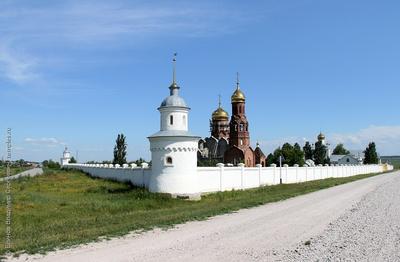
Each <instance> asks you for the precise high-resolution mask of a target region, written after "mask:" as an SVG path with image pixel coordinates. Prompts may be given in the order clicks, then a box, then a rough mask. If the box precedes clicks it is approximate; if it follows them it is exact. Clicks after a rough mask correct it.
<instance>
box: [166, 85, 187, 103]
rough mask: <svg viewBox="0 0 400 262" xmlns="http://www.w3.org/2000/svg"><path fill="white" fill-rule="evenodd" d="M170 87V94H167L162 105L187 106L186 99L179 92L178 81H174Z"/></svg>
mask: <svg viewBox="0 0 400 262" xmlns="http://www.w3.org/2000/svg"><path fill="white" fill-rule="evenodd" d="M169 89H170V90H171V93H170V96H167V97H166V98H165V99H164V100H163V101H162V102H161V106H160V107H169V106H177V107H187V105H186V102H185V100H184V99H183V98H182V97H180V96H179V94H178V90H179V86H178V85H177V84H176V83H172V85H171V86H170V87H169Z"/></svg>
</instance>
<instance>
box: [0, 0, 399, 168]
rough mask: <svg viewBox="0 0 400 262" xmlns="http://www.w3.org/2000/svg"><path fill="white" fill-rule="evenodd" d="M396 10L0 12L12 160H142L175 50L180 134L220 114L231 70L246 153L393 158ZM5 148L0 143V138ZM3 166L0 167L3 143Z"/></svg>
mask: <svg viewBox="0 0 400 262" xmlns="http://www.w3.org/2000/svg"><path fill="white" fill-rule="evenodd" d="M398 10H400V2H398V1H368V0H362V1H361V0H352V1H344V0H337V1H319V0H318V1H317V0H292V1H288V0H279V1H278V0H275V1H272V0H266V1H251V2H249V1H8V0H2V1H1V2H0V109H1V112H2V121H1V124H0V128H1V130H3V131H2V132H3V134H4V135H3V137H4V136H5V133H6V128H7V127H11V128H12V129H13V156H14V158H18V159H19V158H24V159H29V160H43V159H49V158H53V159H58V158H59V157H60V155H61V152H62V150H63V147H64V145H68V147H69V148H70V149H71V151H72V152H73V153H74V154H75V152H76V151H77V150H78V151H79V158H80V160H82V161H87V160H106V159H111V158H112V150H113V145H114V140H115V138H116V136H117V134H118V133H119V132H122V133H124V134H125V135H126V136H127V142H128V159H129V160H134V159H136V158H138V157H140V156H142V157H145V158H147V159H149V157H150V153H149V150H148V147H149V144H148V141H147V139H146V137H147V136H148V135H150V134H152V133H154V132H155V131H157V130H158V129H159V114H158V111H157V110H156V108H157V107H158V106H159V104H160V103H161V101H162V100H163V98H164V97H165V96H166V95H167V94H168V86H169V84H170V82H171V58H172V54H173V53H174V52H178V64H177V79H178V83H179V84H180V86H181V95H182V96H183V97H184V98H185V100H186V102H187V103H188V104H189V106H190V107H191V108H192V110H191V113H190V119H189V121H190V129H191V131H192V133H195V134H197V135H200V136H203V137H205V136H207V135H208V134H209V118H210V114H211V113H212V111H213V110H214V109H215V108H216V106H217V102H218V94H221V95H222V102H223V106H224V107H225V109H226V110H227V111H228V112H230V95H231V94H232V92H233V90H234V88H235V78H236V72H237V71H238V72H240V82H241V87H242V90H243V91H244V92H245V94H246V96H247V116H248V119H249V121H250V134H251V139H252V144H255V143H256V141H257V140H258V141H260V143H261V146H262V148H263V150H264V151H265V152H266V153H268V152H270V151H271V150H273V149H274V148H276V147H277V146H278V145H280V144H281V143H283V142H285V141H289V142H292V143H293V142H296V141H298V142H301V143H304V141H305V140H311V141H314V140H315V137H316V135H317V134H318V133H319V131H320V130H321V131H322V132H324V133H325V134H326V136H327V140H328V141H329V142H330V143H331V144H332V145H335V144H336V143H339V142H343V143H345V146H347V147H348V148H349V149H364V148H365V146H366V145H367V143H368V142H369V141H375V142H376V143H377V147H378V150H379V152H380V153H381V154H383V155H385V154H390V155H391V154H400V118H399V115H400V114H399V113H400V109H399V107H398V99H399V97H400V88H399V87H400V73H399V72H400V16H399V15H398ZM3 140H4V139H3ZM1 152H2V155H5V153H4V152H5V147H4V143H3V145H2V150H1Z"/></svg>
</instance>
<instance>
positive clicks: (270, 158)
mask: <svg viewBox="0 0 400 262" xmlns="http://www.w3.org/2000/svg"><path fill="white" fill-rule="evenodd" d="M272 164H275V158H274V155H273V154H272V153H270V154H269V155H268V156H267V160H266V165H267V166H271V165H272Z"/></svg>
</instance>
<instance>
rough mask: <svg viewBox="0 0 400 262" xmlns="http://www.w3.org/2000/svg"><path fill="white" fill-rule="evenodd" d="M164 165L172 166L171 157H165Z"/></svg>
mask: <svg viewBox="0 0 400 262" xmlns="http://www.w3.org/2000/svg"><path fill="white" fill-rule="evenodd" d="M165 163H166V164H167V165H172V157H170V156H167V158H166V160H165Z"/></svg>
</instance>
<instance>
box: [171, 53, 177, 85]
mask: <svg viewBox="0 0 400 262" xmlns="http://www.w3.org/2000/svg"><path fill="white" fill-rule="evenodd" d="M177 55H178V53H174V58H173V59H172V67H173V69H172V84H175V85H176V56H177Z"/></svg>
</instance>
